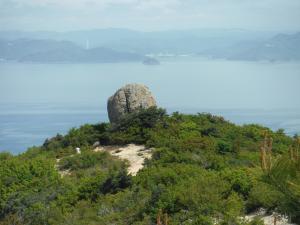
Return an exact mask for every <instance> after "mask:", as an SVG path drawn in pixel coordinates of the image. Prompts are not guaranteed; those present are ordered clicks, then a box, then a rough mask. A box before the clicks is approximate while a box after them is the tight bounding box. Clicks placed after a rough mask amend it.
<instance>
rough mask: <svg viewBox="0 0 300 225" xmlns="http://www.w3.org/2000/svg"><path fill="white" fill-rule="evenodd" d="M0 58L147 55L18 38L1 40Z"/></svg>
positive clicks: (86, 59) (88, 59) (126, 58)
mask: <svg viewBox="0 0 300 225" xmlns="http://www.w3.org/2000/svg"><path fill="white" fill-rule="evenodd" d="M0 59H2V60H7V61H19V62H41V63H93V62H95V63H97V62H98V63H104V62H108V63H110V62H130V61H143V60H144V59H145V57H144V56H143V55H140V54H136V53H128V52H119V51H115V50H112V49H109V48H104V47H98V48H92V49H84V48H82V47H79V46H78V45H76V44H74V43H72V42H70V41H55V40H33V39H17V40H12V41H8V40H0Z"/></svg>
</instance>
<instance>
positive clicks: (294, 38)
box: [198, 32, 300, 61]
mask: <svg viewBox="0 0 300 225" xmlns="http://www.w3.org/2000/svg"><path fill="white" fill-rule="evenodd" d="M198 54H199V55H206V56H210V57H213V58H226V59H230V60H247V61H262V60H267V61H293V60H300V32H299V33H296V34H291V35H286V34H279V35H276V36H274V37H272V38H270V39H267V40H263V41H252V42H241V43H237V44H234V45H232V46H231V47H229V48H213V49H207V50H205V51H202V52H200V53H198Z"/></svg>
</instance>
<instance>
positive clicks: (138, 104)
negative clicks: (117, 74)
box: [107, 84, 156, 123]
mask: <svg viewBox="0 0 300 225" xmlns="http://www.w3.org/2000/svg"><path fill="white" fill-rule="evenodd" d="M152 106H156V102H155V99H154V97H153V96H152V94H151V92H150V90H149V88H148V87H146V86H145V85H142V84H127V85H125V86H124V87H122V88H120V89H119V90H118V91H117V92H116V93H115V94H114V95H113V96H111V97H110V98H109V99H108V102H107V111H108V117H109V120H110V122H111V123H117V122H118V121H119V120H120V119H121V118H122V117H123V116H124V115H125V114H128V113H131V112H135V111H138V110H139V109H147V108H149V107H152Z"/></svg>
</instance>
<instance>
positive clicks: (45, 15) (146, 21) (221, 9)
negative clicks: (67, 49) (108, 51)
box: [0, 0, 300, 31]
mask: <svg viewBox="0 0 300 225" xmlns="http://www.w3.org/2000/svg"><path fill="white" fill-rule="evenodd" d="M299 12H300V0H0V30H56V31H67V30H80V29H96V28H108V27H114V28H130V29H136V30H143V31H153V30H166V29H194V28H225V29H232V28H242V29H250V30H273V31H299V30H300V22H299V21H300V13H299Z"/></svg>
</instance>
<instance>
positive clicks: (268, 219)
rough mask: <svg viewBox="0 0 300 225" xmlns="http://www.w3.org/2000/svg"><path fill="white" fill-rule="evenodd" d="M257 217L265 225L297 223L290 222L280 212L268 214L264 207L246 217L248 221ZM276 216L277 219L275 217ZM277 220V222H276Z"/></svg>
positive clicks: (290, 224)
mask: <svg viewBox="0 0 300 225" xmlns="http://www.w3.org/2000/svg"><path fill="white" fill-rule="evenodd" d="M256 217H258V218H260V219H261V220H262V221H263V222H264V224H265V225H274V224H276V225H296V224H292V223H289V221H288V218H287V217H286V216H283V215H280V214H278V213H273V214H271V215H267V214H266V211H265V210H264V209H260V210H258V211H257V212H255V213H252V214H249V215H247V216H245V217H244V219H245V220H246V221H252V220H254V219H255V218H256ZM275 218H276V219H275ZM275 220H276V222H275Z"/></svg>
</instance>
